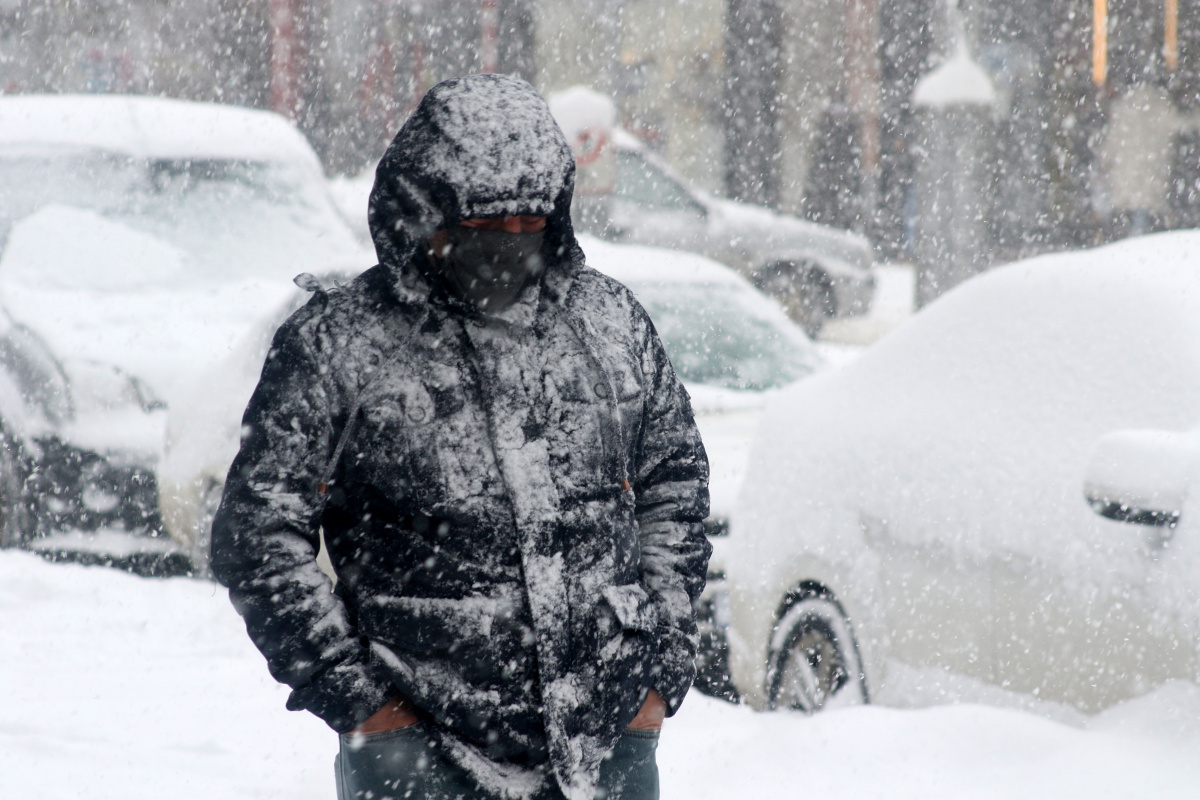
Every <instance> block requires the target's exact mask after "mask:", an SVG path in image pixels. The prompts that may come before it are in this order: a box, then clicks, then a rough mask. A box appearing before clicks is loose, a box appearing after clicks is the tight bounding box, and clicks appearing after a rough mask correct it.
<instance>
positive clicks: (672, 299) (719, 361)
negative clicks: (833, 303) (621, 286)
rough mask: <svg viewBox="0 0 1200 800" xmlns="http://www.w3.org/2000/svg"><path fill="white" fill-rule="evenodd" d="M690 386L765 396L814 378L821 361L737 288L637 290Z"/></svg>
mask: <svg viewBox="0 0 1200 800" xmlns="http://www.w3.org/2000/svg"><path fill="white" fill-rule="evenodd" d="M631 288H632V290H633V293H634V295H635V296H636V297H637V298H638V300H639V301H640V302H641V303H642V305H643V306H644V307H645V308H646V311H647V313H649V314H650V319H651V320H653V322H654V326H655V328H657V329H658V334H659V337H660V338H661V339H662V343H663V347H664V348H666V351H667V355H668V356H670V358H671V364H672V365H673V366H674V367H675V372H676V373H677V374H678V375H679V377H680V378H681V379H683V380H684V381H685V382H687V383H696V384H705V385H709V386H719V387H722V388H725V389H742V390H747V391H764V390H767V389H776V388H779V387H781V386H786V385H787V384H789V383H792V382H793V381H796V380H799V379H800V378H803V377H805V376H806V375H809V374H811V373H812V372H813V370H814V369H815V368H816V365H817V358H816V356H815V354H814V352H813V350H812V348H811V346H810V345H809V344H808V343H807V340H806V339H804V337H803V334H800V333H799V332H798V331H792V330H788V329H787V327H786V326H788V325H790V324H791V323H789V322H788V321H787V320H786V318H784V317H783V315H782V314H780V315H779V316H778V317H777V316H776V315H774V314H770V313H769V311H768V309H767V308H766V307H764V303H765V302H766V301H764V300H763V298H761V297H758V296H756V295H755V294H754V293H753V292H752V290H750V289H746V288H743V287H740V286H737V285H729V284H722V285H710V284H679V283H671V284H667V283H663V284H653V283H649V284H632V285H631Z"/></svg>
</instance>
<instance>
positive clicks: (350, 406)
mask: <svg viewBox="0 0 1200 800" xmlns="http://www.w3.org/2000/svg"><path fill="white" fill-rule="evenodd" d="M573 181H574V159H573V157H572V153H571V149H570V147H569V146H568V145H567V143H566V141H565V140H564V138H563V135H562V132H561V131H560V130H559V128H558V126H557V124H556V123H555V121H554V119H553V117H552V116H551V115H550V112H549V109H548V108H547V106H546V104H545V102H544V101H543V100H542V98H541V97H540V96H539V95H538V94H537V92H536V91H535V90H534V89H533V88H532V87H531V86H530V85H529V84H527V83H525V82H524V81H521V80H518V79H515V78H511V77H505V76H500V75H475V76H471V77H467V78H462V79H458V80H452V81H446V82H445V83H441V84H439V85H437V86H435V87H434V88H433V89H431V90H430V91H429V93H428V94H427V95H426V96H425V98H424V100H423V101H422V102H421V104H420V106H419V107H418V108H417V110H416V111H415V112H414V113H413V115H412V117H411V118H410V119H409V120H408V121H407V122H406V123H405V125H404V127H403V128H402V129H401V130H400V132H399V134H397V136H396V138H395V140H394V141H393V142H392V144H391V146H390V147H389V148H388V150H387V152H386V154H385V155H384V157H383V159H382V161H381V162H380V164H379V168H378V170H377V171H376V177H375V186H374V189H373V191H372V193H371V201H370V225H371V234H372V237H373V239H374V242H375V247H376V250H377V252H378V255H379V261H380V263H379V265H378V266H375V267H373V268H372V269H370V270H367V271H366V272H365V273H363V274H362V275H360V276H359V277H358V278H356V279H355V280H354V281H352V282H351V283H350V284H349V285H347V286H344V287H341V288H338V289H335V290H331V291H329V292H324V291H323V290H321V289H320V288H319V286H316V285H314V287H313V288H314V289H315V290H316V291H315V295H314V297H313V299H312V300H311V301H310V302H309V303H308V304H307V305H306V306H305V307H304V308H302V309H301V310H300V311H298V312H297V313H296V314H294V315H293V316H292V317H291V318H290V319H289V320H288V321H287V322H286V323H284V325H283V326H282V327H281V328H280V329H279V331H278V332H277V334H276V336H275V339H274V342H273V344H272V348H271V351H270V354H269V355H268V357H267V362H266V365H265V366H264V368H263V373H262V378H261V381H260V383H259V385H258V388H257V389H256V391H255V393H254V396H253V398H252V399H251V401H250V405H249V407H248V408H247V410H246V414H245V417H244V422H243V438H242V445H241V451H240V452H239V453H238V456H237V458H236V459H235V460H234V462H233V465H232V467H231V468H230V471H229V477H228V480H227V482H226V484H225V494H224V497H223V499H222V502H221V507H220V509H219V510H218V512H217V515H216V518H215V520H214V522H213V536H212V569H213V572H214V574H215V575H216V576H217V578H218V579H219V580H220V581H221V582H222V583H223V584H225V585H226V586H228V587H229V590H230V597H231V598H232V600H233V602H234V605H235V606H236V608H237V610H238V612H239V613H240V614H241V615H242V616H243V617H244V618H245V621H246V627H247V630H248V631H249V633H250V636H251V638H252V639H253V641H254V643H255V644H256V645H257V646H258V647H259V649H260V650H261V651H262V652H263V654H264V655H265V656H266V658H267V662H268V665H269V667H270V670H271V674H272V675H273V676H275V678H277V679H278V680H280V681H282V682H284V683H287V684H288V685H290V686H291V687H292V689H293V691H292V694H291V697H290V698H289V700H288V708H291V709H307V710H309V711H311V712H312V713H314V714H316V715H317V716H319V717H321V718H322V719H324V720H325V721H326V722H327V723H328V724H329V725H330V727H332V728H333V729H334V730H335V731H338V732H339V733H341V734H343V735H342V738H341V751H340V753H339V756H338V769H337V772H338V780H339V786H338V788H339V794H340V795H341V796H342V797H343V798H344V799H345V800H350V798H352V797H375V798H382V797H388V796H394V797H397V798H400V797H413V798H419V797H432V798H442V797H445V798H451V797H462V798H481V799H482V798H513V800H518V799H520V800H525V799H526V798H561V797H563V796H564V795H565V796H566V797H568V798H570V799H571V800H592V798H593V797H595V796H598V795H601V794H603V795H607V796H608V797H609V798H610V800H617V798H639V799H640V798H650V797H656V796H657V791H658V790H657V779H658V778H657V768H656V767H655V765H654V748H655V744H656V737H657V730H656V728H657V726H658V724H659V723H661V719H662V717H663V715H664V713H665V714H666V715H670V714H672V713H674V712H675V710H676V709H677V708H678V707H679V704H680V702H682V700H683V697H684V694H685V693H686V692H687V690H688V687H689V685H690V684H691V681H692V676H693V665H692V662H693V657H694V655H695V649H696V643H697V637H696V629H695V621H694V615H693V608H692V605H693V603H694V602H695V601H696V599H697V597H698V596H699V594H700V591H701V589H702V588H703V584H704V577H705V571H706V567H707V562H708V555H709V552H710V547H709V544H708V542H707V540H706V539H705V537H704V535H703V533H702V531H701V526H700V524H699V523H700V522H701V521H702V520H703V519H704V518H705V516H707V512H708V488H707V485H708V463H707V461H706V459H705V455H704V450H703V447H702V445H701V443H700V437H699V434H698V433H697V431H696V427H695V424H694V422H693V419H692V411H691V407H690V404H689V400H688V397H687V394H686V393H685V392H684V389H683V387H682V386H681V385H680V383H679V380H678V379H677V378H676V376H675V373H674V372H673V370H672V369H671V364H670V362H669V361H668V360H667V356H666V354H665V353H664V351H663V349H662V345H661V344H660V343H659V340H658V336H657V334H656V333H655V331H654V327H653V325H651V323H650V320H649V318H648V317H647V316H646V312H645V311H644V310H643V309H642V307H641V306H640V305H639V304H638V303H637V301H636V300H635V299H634V298H633V296H632V294H630V292H629V291H628V290H627V289H626V288H625V287H624V286H622V285H620V284H619V283H617V282H615V281H613V280H611V279H609V278H607V277H605V276H603V275H601V274H599V273H597V272H595V271H593V270H591V269H589V268H588V267H587V266H585V264H584V255H583V252H582V251H581V250H580V248H579V245H578V243H577V242H576V240H575V235H574V233H573V231H572V227H571V219H570V213H569V212H570V206H571V192H572V188H573ZM322 529H323V532H324V542H325V546H326V548H327V550H328V555H329V559H330V561H331V563H332V565H333V567H334V571H335V572H336V575H337V580H336V588H335V587H334V586H333V585H331V581H330V580H329V579H328V578H326V576H325V574H324V573H322V572H321V570H320V569H319V568H318V566H317V560H316V557H317V552H318V549H319V545H320V534H319V531H321V530H322ZM631 723H633V727H632V728H630V727H629V726H630V725H631Z"/></svg>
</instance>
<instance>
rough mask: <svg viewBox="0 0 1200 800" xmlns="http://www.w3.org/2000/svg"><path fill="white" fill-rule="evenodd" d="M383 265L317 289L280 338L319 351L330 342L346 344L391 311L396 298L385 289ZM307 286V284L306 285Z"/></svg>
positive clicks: (281, 327)
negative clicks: (293, 340) (297, 340)
mask: <svg viewBox="0 0 1200 800" xmlns="http://www.w3.org/2000/svg"><path fill="white" fill-rule="evenodd" d="M384 269H385V268H384V267H382V266H375V267H372V268H371V269H368V270H366V271H365V272H363V273H361V274H360V275H358V276H356V277H355V278H353V279H351V280H350V281H347V282H346V283H343V284H335V285H332V286H328V287H320V288H316V289H315V290H312V291H313V294H312V297H310V298H309V300H308V302H307V303H305V304H304V305H302V306H301V307H300V308H298V309H296V311H295V312H293V313H292V315H291V316H290V317H288V319H287V320H286V321H285V322H284V323H283V325H281V326H280V328H279V331H278V333H277V334H276V339H277V341H278V340H279V337H288V338H296V339H299V340H300V341H301V342H303V344H304V345H305V346H306V347H308V348H310V349H312V350H313V351H314V352H319V351H321V350H323V349H325V348H326V347H328V346H330V345H331V344H332V345H334V346H337V343H339V342H340V343H341V344H345V343H347V342H349V341H350V340H352V339H354V338H357V334H358V332H360V331H361V330H362V329H363V328H364V327H366V326H369V325H370V322H371V321H372V319H379V318H381V317H383V316H384V315H386V314H388V313H392V312H394V311H395V310H396V309H395V306H396V303H395V300H394V299H393V298H392V297H391V295H390V294H389V293H388V291H387V286H386V280H387V276H386V274H385V273H384ZM305 288H307V287H305Z"/></svg>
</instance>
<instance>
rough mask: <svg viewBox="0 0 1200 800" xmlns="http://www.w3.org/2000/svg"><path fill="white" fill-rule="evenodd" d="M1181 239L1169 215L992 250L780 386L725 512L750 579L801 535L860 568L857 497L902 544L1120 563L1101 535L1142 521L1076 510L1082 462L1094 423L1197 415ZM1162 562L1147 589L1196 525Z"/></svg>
mask: <svg viewBox="0 0 1200 800" xmlns="http://www.w3.org/2000/svg"><path fill="white" fill-rule="evenodd" d="M1198 257H1200V233H1195V232H1180V233H1171V234H1160V235H1156V236H1150V237H1142V238H1139V239H1134V240H1129V241H1126V242H1122V243H1118V244H1114V245H1110V246H1107V247H1103V248H1099V249H1096V250H1090V251H1083V252H1077V253H1070V254H1056V255H1048V256H1043V257H1039V258H1035V259H1031V260H1028V261H1024V262H1020V263H1017V264H1013V265H1010V266H1007V267H1003V268H999V269H996V270H993V271H991V272H989V273H986V274H984V275H982V276H980V277H978V278H975V279H973V280H970V281H968V282H966V283H965V284H963V285H962V286H961V287H959V288H956V289H955V290H953V291H951V292H949V293H947V294H946V295H944V296H943V297H942V298H939V299H938V300H937V301H935V302H934V303H933V304H931V305H930V306H929V307H927V308H926V309H925V310H923V311H922V312H921V313H920V314H918V315H916V316H915V317H914V318H913V319H911V320H909V321H908V322H906V323H905V324H904V325H902V326H901V327H900V328H898V329H897V330H896V331H894V332H893V333H892V334H890V335H889V336H888V337H886V338H885V339H884V340H882V341H881V342H879V343H878V344H877V345H875V346H874V347H873V348H871V349H870V350H868V351H867V352H866V353H865V354H864V355H862V356H861V357H860V358H859V359H858V360H856V361H854V362H852V363H850V364H848V365H846V366H845V367H843V368H841V369H839V370H835V371H830V372H826V373H824V374H821V375H817V376H815V377H813V378H809V379H808V380H805V381H801V382H800V383H798V384H796V385H794V386H792V387H790V388H788V389H786V390H784V391H783V392H782V393H781V395H780V396H779V397H778V398H777V399H776V400H775V401H774V402H772V403H770V404H769V405H768V408H767V411H766V412H765V414H764V418H763V426H762V429H761V430H763V431H769V432H770V435H769V436H762V437H760V438H759V440H758V441H757V443H756V444H755V447H754V450H753V454H752V457H751V467H750V471H749V473H748V474H747V476H746V480H745V482H744V483H743V490H742V493H741V495H740V497H739V500H738V506H737V512H736V513H735V517H734V536H735V538H737V539H738V547H737V559H738V560H739V562H740V563H741V565H742V566H741V569H743V570H744V574H743V575H742V576H741V577H742V578H744V579H745V580H746V581H749V582H751V585H755V584H757V582H758V581H764V580H765V581H767V583H764V584H763V585H769V583H770V581H771V580H772V579H773V578H774V571H775V570H777V569H784V568H785V567H784V566H783V565H784V564H785V563H786V562H787V560H788V558H787V555H786V554H787V553H790V552H798V551H799V550H801V549H803V550H804V551H805V552H807V553H810V554H813V555H815V556H816V557H818V558H822V559H826V560H827V563H833V564H840V565H844V566H845V567H846V568H848V569H850V570H858V569H868V570H869V569H872V567H871V566H870V564H872V563H876V562H874V561H872V560H871V559H870V558H868V557H867V554H868V550H867V546H866V544H865V539H864V532H863V527H862V526H863V524H864V522H863V520H864V518H865V517H871V518H873V519H875V520H878V521H881V524H882V525H883V526H884V527H885V528H886V535H887V537H889V538H890V540H892V541H895V542H900V543H903V544H904V545H905V546H917V547H924V546H928V545H936V546H938V547H947V548H949V549H950V551H951V552H953V553H955V554H956V556H957V557H959V558H965V559H972V560H978V559H990V558H996V557H1009V558H1017V559H1026V560H1029V561H1032V562H1034V563H1042V564H1053V565H1061V566H1062V568H1063V569H1065V570H1066V572H1067V574H1068V575H1070V576H1071V579H1072V580H1078V581H1085V582H1098V583H1103V582H1105V581H1116V580H1118V579H1119V578H1120V577H1121V574H1122V572H1123V571H1127V570H1129V569H1135V570H1136V569H1138V568H1139V567H1138V564H1132V563H1131V562H1130V561H1129V560H1128V559H1122V558H1121V557H1120V553H1122V552H1125V550H1122V548H1126V549H1127V548H1129V547H1136V541H1138V537H1139V536H1141V533H1140V532H1139V531H1138V530H1136V526H1124V527H1122V526H1120V525H1119V524H1117V523H1110V522H1108V521H1106V520H1102V519H1100V518H1099V517H1097V516H1096V515H1094V514H1093V513H1092V512H1091V510H1090V509H1089V508H1088V507H1087V505H1086V504H1085V502H1084V500H1083V480H1084V472H1085V468H1086V465H1087V462H1088V458H1089V455H1090V453H1091V450H1092V447H1093V445H1094V444H1095V442H1096V441H1097V440H1098V438H1099V437H1101V436H1102V435H1104V434H1106V433H1109V432H1111V431H1114V430H1118V429H1128V428H1150V429H1159V430H1176V431H1178V430H1187V429H1190V428H1192V427H1194V426H1195V425H1196V424H1197V422H1200V278H1198V277H1197V273H1196V260H1197V258H1198ZM864 515H865V516H864ZM1131 539H1132V540H1134V541H1133V544H1131V541H1130V540H1131ZM1138 561H1139V563H1141V562H1142V561H1145V563H1146V564H1148V563H1150V562H1149V561H1147V560H1145V559H1140V560H1138ZM1171 564H1172V565H1173V566H1169V567H1168V565H1166V564H1163V565H1161V566H1160V567H1158V568H1160V569H1178V570H1180V571H1181V573H1182V575H1183V576H1186V574H1187V573H1188V571H1189V570H1191V577H1184V578H1183V579H1181V580H1179V581H1175V582H1171V581H1160V582H1156V587H1157V589H1156V590H1161V591H1162V592H1164V593H1167V594H1169V593H1171V592H1183V591H1185V590H1184V589H1183V588H1182V587H1185V586H1187V585H1188V584H1194V575H1195V569H1196V568H1200V541H1197V540H1195V539H1191V540H1189V541H1183V540H1182V538H1180V539H1179V540H1178V541H1176V542H1173V544H1172V561H1171ZM1142 566H1143V567H1144V566H1145V564H1143V565H1142ZM781 577H782V576H781ZM863 580H868V581H869V580H870V579H869V578H867V577H865V576H864V577H863ZM1183 602H1185V601H1184V600H1182V599H1181V598H1179V597H1176V598H1174V599H1166V600H1164V605H1165V606H1167V607H1172V608H1176V607H1178V606H1179V605H1180V603H1183ZM1186 602H1188V603H1193V604H1194V603H1195V602H1196V601H1195V598H1192V599H1191V600H1188V601H1186ZM1194 610H1195V611H1197V612H1200V608H1196V609H1194Z"/></svg>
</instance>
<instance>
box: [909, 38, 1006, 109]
mask: <svg viewBox="0 0 1200 800" xmlns="http://www.w3.org/2000/svg"><path fill="white" fill-rule="evenodd" d="M912 102H913V105H914V106H917V107H922V106H924V107H927V108H945V107H946V106H952V105H974V106H990V105H993V104H994V103H995V102H996V88H995V87H994V86H993V85H992V79H991V78H990V77H988V74H987V72H985V71H984V69H983V67H981V66H979V64H978V63H977V62H976V61H975V60H974V59H973V58H971V54H970V53H968V52H967V48H966V47H963V46H961V45H960V46H959V47H958V49H957V50H956V52H955V53H954V55H953V56H951V57H950V58H948V59H946V61H944V62H943V63H942V64H940V65H939V66H938V67H936V68H935V69H933V70H932V71H931V72H928V73H926V74H925V75H924V76H923V77H922V78H921V79H920V80H919V81H917V85H916V86H915V87H913V93H912Z"/></svg>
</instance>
